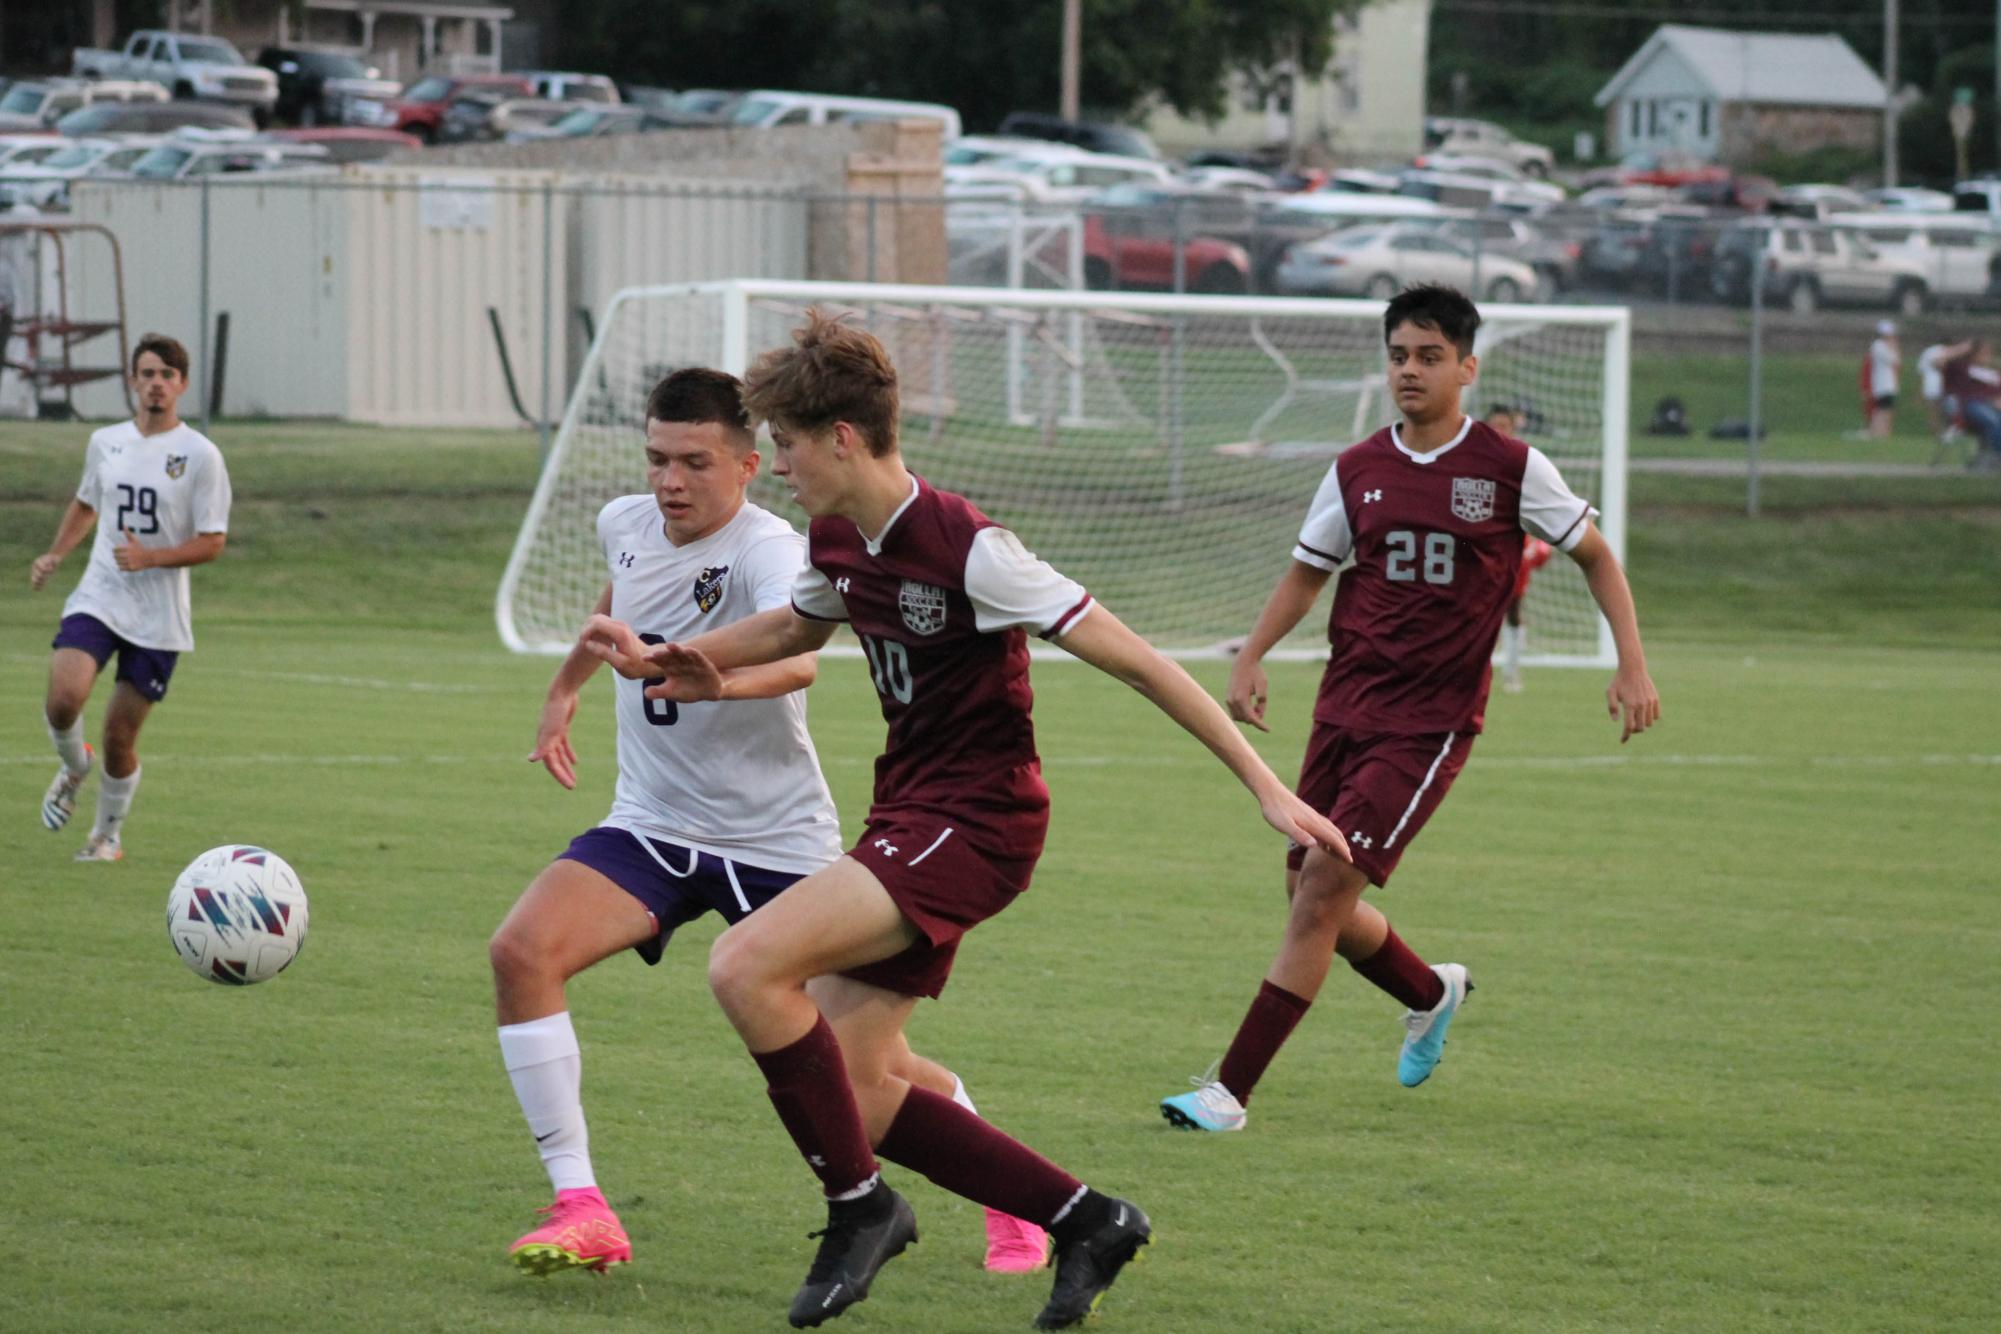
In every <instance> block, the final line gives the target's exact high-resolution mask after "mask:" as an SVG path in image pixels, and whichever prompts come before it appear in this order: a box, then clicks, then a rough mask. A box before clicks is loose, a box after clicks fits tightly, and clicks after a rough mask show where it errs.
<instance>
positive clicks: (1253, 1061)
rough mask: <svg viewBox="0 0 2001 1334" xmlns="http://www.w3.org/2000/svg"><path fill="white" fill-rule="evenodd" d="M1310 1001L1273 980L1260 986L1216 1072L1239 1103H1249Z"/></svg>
mask: <svg viewBox="0 0 2001 1334" xmlns="http://www.w3.org/2000/svg"><path fill="white" fill-rule="evenodd" d="M1311 1004H1313V1002H1312V1001H1310V1000H1307V999H1306V998H1305V997H1304V996H1295V995H1293V994H1292V993H1291V992H1290V991H1287V990H1286V989H1285V988H1284V987H1281V986H1276V985H1274V984H1272V983H1270V982H1266V983H1265V984H1264V985H1262V986H1260V987H1259V988H1258V996H1257V999H1256V1000H1254V1001H1252V1002H1251V1008H1250V1012H1249V1013H1248V1014H1246V1015H1245V1016H1244V1022H1243V1023H1241V1024H1239V1025H1238V1026H1237V1036H1236V1037H1234V1038H1232V1039H1230V1050H1228V1051H1227V1052H1224V1053H1223V1068H1222V1069H1220V1070H1218V1071H1217V1072H1216V1079H1217V1081H1218V1082H1219V1083H1221V1084H1222V1086H1223V1087H1224V1088H1226V1089H1228V1090H1230V1095H1231V1096H1232V1097H1234V1098H1235V1099H1236V1100H1237V1101H1238V1102H1241V1103H1248V1102H1250V1100H1251V1090H1252V1089H1254V1088H1256V1087H1257V1084H1258V1080H1260V1079H1262V1078H1263V1077H1264V1072H1265V1067H1266V1066H1268V1065H1270V1064H1271V1061H1272V1057H1274V1056H1276V1055H1278V1049H1279V1048H1280V1047H1283V1046H1284V1045H1285V1040H1286V1039H1287V1038H1289V1037H1291V1036H1292V1030H1293V1029H1295V1028H1297V1027H1299V1021H1300V1020H1301V1019H1303V1018H1305V1017H1306V1007H1307V1006H1309V1005H1311Z"/></svg>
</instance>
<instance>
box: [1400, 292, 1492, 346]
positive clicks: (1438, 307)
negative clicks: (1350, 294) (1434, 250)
mask: <svg viewBox="0 0 2001 1334" xmlns="http://www.w3.org/2000/svg"><path fill="white" fill-rule="evenodd" d="M1405 324H1415V325H1416V326H1417V327H1418V328H1420V329H1436V330H1437V331H1438V332H1439V333H1441V334H1443V335H1445V338H1446V340H1447V341H1448V342H1450V343H1451V344H1452V346H1454V347H1456V348H1458V349H1459V355H1460V356H1461V357H1462V358H1464V357H1470V356H1472V355H1473V336H1474V335H1475V334H1477V333H1478V332H1479V331H1480V311H1479V309H1478V308H1477V307H1475V306H1474V304H1473V299H1472V298H1471V297H1469V296H1467V295H1466V294H1465V293H1464V292H1462V291H1460V290H1459V289H1458V288H1456V287H1446V286H1443V285H1442V284H1439V283H1423V284H1420V285H1419V286H1416V287H1406V288H1404V289H1403V291H1401V292H1398V293H1397V294H1396V295H1395V296H1393V297H1391V298H1390V304H1389V305H1388V306H1387V307H1386V308H1385V309H1384V311H1383V342H1384V343H1386V344H1387V343H1388V342H1389V341H1390V335H1391V334H1393V333H1395V332H1396V331H1397V329H1398V328H1399V327H1400V326H1402V325H1405Z"/></svg>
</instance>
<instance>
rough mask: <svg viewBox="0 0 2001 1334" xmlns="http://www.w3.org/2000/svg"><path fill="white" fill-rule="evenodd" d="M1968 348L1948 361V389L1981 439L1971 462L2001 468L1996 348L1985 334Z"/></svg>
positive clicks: (1999, 379)
mask: <svg viewBox="0 0 2001 1334" xmlns="http://www.w3.org/2000/svg"><path fill="white" fill-rule="evenodd" d="M1966 349H1967V350H1966V351H1965V352H1964V353H1962V354H1961V355H1960V356H1957V357H1954V358H1952V359H1950V360H1948V361H1946V362H1945V363H1944V372H1945V374H1944V378H1945V392H1946V396H1947V397H1948V398H1950V399H1954V400H1956V401H1957V402H1958V403H1959V416H1960V420H1961V421H1963V422H1965V423H1966V428H1967V429H1968V430H1969V431H1971V432H1973V434H1974V436H1975V437H1976V438H1977V439H1978V440H1979V441H1980V448H1979V450H1978V451H1976V452H1975V454H1974V456H1973V459H1972V461H1971V462H1970V463H1969V464H1968V466H1969V467H1972V468H1975V469H1978V470H1980V471H1982V472H1991V471H1994V470H1996V469H1997V468H2001V371H1996V370H1995V369H1994V349H1993V347H1992V346H1991V345H1990V344H1989V343H1988V341H1987V340H1986V339H1985V338H1975V339H1972V340H1971V341H1970V342H1969V343H1968V344H1966Z"/></svg>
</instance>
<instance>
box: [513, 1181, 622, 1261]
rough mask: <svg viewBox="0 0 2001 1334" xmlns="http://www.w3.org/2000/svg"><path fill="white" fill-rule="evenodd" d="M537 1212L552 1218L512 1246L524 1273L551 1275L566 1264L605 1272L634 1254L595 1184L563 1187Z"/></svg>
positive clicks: (514, 1257)
mask: <svg viewBox="0 0 2001 1334" xmlns="http://www.w3.org/2000/svg"><path fill="white" fill-rule="evenodd" d="M538 1212H540V1213H543V1214H546V1215H548V1219H549V1221H548V1222H546V1223H544V1224H542V1226H541V1227H538V1228H536V1229H535V1230H534V1231H533V1232H530V1233H529V1234H528V1235H527V1236H525V1237H523V1238H521V1240H519V1241H517V1242H515V1243H514V1245H513V1246H512V1247H510V1248H509V1250H508V1252H507V1254H508V1258H509V1259H511V1260H513V1261H514V1267H515V1268H516V1269H519V1270H520V1271H521V1272H522V1273H524V1274H535V1275H538V1276H546V1275H549V1274H553V1273H556V1272H557V1271H558V1270H563V1269H593V1270H596V1271H597V1272H598V1273H600V1274H602V1273H604V1271H605V1270H607V1269H609V1268H610V1267H611V1266H613V1265H622V1264H626V1263H628V1262H630V1261H631V1259H632V1242H631V1241H630V1240H628V1239H627V1238H626V1235H625V1229H624V1228H623V1227H621V1226H619V1222H618V1215H617V1214H615V1213H613V1212H612V1211H611V1206H610V1205H609V1204H606V1203H605V1201H604V1196H603V1195H602V1194H600V1193H599V1192H598V1189H597V1188H596V1187H595V1186H592V1187H590V1188H588V1189H585V1190H559V1191H557V1192H556V1202H555V1203H554V1204H552V1205H550V1206H549V1207H548V1208H546V1209H542V1210H539V1211H538Z"/></svg>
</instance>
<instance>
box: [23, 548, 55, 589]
mask: <svg viewBox="0 0 2001 1334" xmlns="http://www.w3.org/2000/svg"><path fill="white" fill-rule="evenodd" d="M62 563H63V558H62V557H61V556H58V555H57V554H56V553H55V552H53V551H45V552H43V553H42V554H41V555H39V556H37V557H35V560H34V563H33V564H31V565H29V566H28V587H30V588H40V587H41V586H42V585H43V584H46V583H47V582H48V581H49V576H50V575H52V574H54V573H55V572H56V566H58V565H61V564H62Z"/></svg>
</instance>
